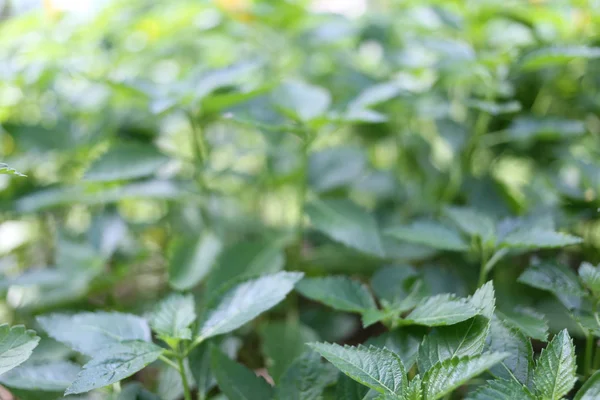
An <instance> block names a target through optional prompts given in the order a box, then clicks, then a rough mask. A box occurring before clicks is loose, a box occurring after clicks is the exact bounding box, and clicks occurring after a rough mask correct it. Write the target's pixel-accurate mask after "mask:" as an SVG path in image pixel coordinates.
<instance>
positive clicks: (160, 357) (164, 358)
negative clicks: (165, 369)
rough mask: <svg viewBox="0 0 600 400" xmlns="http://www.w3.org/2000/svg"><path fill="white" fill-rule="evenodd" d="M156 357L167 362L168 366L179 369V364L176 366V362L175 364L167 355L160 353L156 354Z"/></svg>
mask: <svg viewBox="0 0 600 400" xmlns="http://www.w3.org/2000/svg"><path fill="white" fill-rule="evenodd" d="M158 359H159V360H160V361H162V362H164V363H165V364H167V365H168V366H170V367H171V368H174V369H176V370H177V371H179V366H177V364H175V363H174V362H173V361H172V360H170V359H169V358H168V357H165V356H164V355H162V354H161V355H160V356H158Z"/></svg>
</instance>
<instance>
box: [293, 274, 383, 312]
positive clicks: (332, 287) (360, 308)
mask: <svg viewBox="0 0 600 400" xmlns="http://www.w3.org/2000/svg"><path fill="white" fill-rule="evenodd" d="M296 290H298V292H300V293H301V294H302V295H303V296H306V297H308V298H309V299H312V300H315V301H318V302H320V303H323V304H325V305H327V306H329V307H332V308H335V309H336V310H340V311H348V312H356V313H362V312H365V311H366V310H370V309H376V308H377V305H376V304H375V300H373V296H371V293H370V292H369V289H368V288H367V287H366V286H365V285H363V284H361V283H360V282H358V281H355V280H352V279H348V278H346V277H344V276H329V277H326V278H306V279H303V280H302V281H300V282H299V283H298V285H297V288H296Z"/></svg>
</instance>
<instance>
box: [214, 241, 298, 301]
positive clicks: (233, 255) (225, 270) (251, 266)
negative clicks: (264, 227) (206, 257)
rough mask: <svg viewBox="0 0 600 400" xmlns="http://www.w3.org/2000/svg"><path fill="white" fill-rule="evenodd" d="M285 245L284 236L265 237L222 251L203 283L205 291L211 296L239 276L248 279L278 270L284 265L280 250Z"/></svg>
mask: <svg viewBox="0 0 600 400" xmlns="http://www.w3.org/2000/svg"><path fill="white" fill-rule="evenodd" d="M287 242H288V238H287V237H285V238H282V239H270V238H265V239H262V240H258V241H248V242H240V243H235V244H233V245H231V246H229V247H227V248H225V249H224V250H223V251H222V252H221V254H220V256H219V258H218V259H217V262H216V266H215V267H214V268H213V269H212V270H211V272H210V275H209V276H208V279H207V280H206V290H207V291H208V292H209V293H210V292H212V291H214V290H217V289H218V288H220V287H221V286H222V285H225V284H227V283H228V282H231V281H232V280H234V279H240V277H248V278H250V277H255V276H258V275H261V274H274V273H275V272H279V271H281V269H282V268H283V266H284V264H285V256H284V254H283V251H282V248H283V246H284V245H285V244H286V243H287Z"/></svg>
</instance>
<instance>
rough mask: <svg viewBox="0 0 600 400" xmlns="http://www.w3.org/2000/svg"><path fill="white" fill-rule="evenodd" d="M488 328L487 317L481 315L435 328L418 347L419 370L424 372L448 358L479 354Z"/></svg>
mask: <svg viewBox="0 0 600 400" xmlns="http://www.w3.org/2000/svg"><path fill="white" fill-rule="evenodd" d="M489 329H490V321H489V319H488V318H486V317H482V316H477V317H474V318H471V319H469V320H467V321H464V322H461V323H458V324H455V325H451V326H443V327H438V328H435V329H434V330H433V331H432V332H431V333H430V334H429V335H427V336H425V338H424V339H423V343H421V346H420V347H419V357H418V359H417V362H418V365H419V372H420V373H421V374H424V373H425V372H426V371H428V370H429V369H430V368H431V367H432V366H433V365H435V364H437V363H438V362H441V361H444V360H447V359H449V358H453V357H464V356H476V355H479V354H481V352H482V351H483V347H484V345H485V340H486V338H487V335H488V332H489Z"/></svg>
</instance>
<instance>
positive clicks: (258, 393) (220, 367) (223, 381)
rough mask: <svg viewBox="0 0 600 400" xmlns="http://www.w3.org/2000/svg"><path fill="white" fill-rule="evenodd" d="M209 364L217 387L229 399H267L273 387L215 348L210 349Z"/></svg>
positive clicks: (269, 397) (270, 395)
mask: <svg viewBox="0 0 600 400" xmlns="http://www.w3.org/2000/svg"><path fill="white" fill-rule="evenodd" d="M210 365H211V369H212V371H213V373H214V375H215V378H216V379H217V383H218V385H219V388H220V389H221V391H222V392H223V393H225V395H226V396H227V398H228V399H229V400H269V399H272V398H273V389H272V388H271V386H269V384H268V383H267V382H266V381H265V380H264V379H262V378H260V377H258V376H256V374H255V373H254V372H252V371H250V370H249V369H248V368H246V367H245V366H243V365H241V364H238V363H236V362H235V361H232V360H230V359H229V358H228V357H227V356H226V355H224V354H223V353H221V352H220V351H219V350H218V349H217V348H215V347H213V348H211V350H210Z"/></svg>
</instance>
